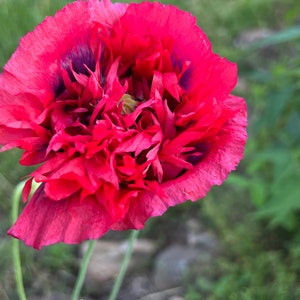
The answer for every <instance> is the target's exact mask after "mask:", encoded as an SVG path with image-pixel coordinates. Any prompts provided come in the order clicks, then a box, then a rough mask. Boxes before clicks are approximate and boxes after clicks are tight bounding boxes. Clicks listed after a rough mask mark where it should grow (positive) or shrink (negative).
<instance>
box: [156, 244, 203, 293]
mask: <svg viewBox="0 0 300 300" xmlns="http://www.w3.org/2000/svg"><path fill="white" fill-rule="evenodd" d="M199 255H200V251H199V249H196V248H191V247H186V246H180V245H173V246H170V247H168V248H166V249H165V250H164V251H162V252H161V253H160V254H159V255H158V256H157V258H156V261H155V268H154V283H155V286H156V288H157V289H158V290H166V289H170V288H173V287H176V286H179V285H180V283H181V279H182V277H183V275H184V274H185V273H186V272H187V270H188V268H189V265H190V264H191V263H193V262H195V261H196V260H197V258H198V257H199Z"/></svg>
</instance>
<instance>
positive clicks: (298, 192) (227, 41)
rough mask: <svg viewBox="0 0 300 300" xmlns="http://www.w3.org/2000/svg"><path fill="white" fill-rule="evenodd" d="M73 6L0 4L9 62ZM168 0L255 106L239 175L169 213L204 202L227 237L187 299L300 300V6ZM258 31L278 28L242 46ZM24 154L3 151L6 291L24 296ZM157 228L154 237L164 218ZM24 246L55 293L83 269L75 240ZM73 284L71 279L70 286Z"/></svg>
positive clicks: (194, 279) (271, 0)
mask: <svg viewBox="0 0 300 300" xmlns="http://www.w3.org/2000/svg"><path fill="white" fill-rule="evenodd" d="M68 2H71V1H67V0H0V41H1V42H0V66H1V67H2V66H3V65H4V64H5V62H6V61H7V60H8V58H9V57H10V55H11V54H12V53H13V51H14V49H15V48H16V47H17V45H18V41H19V39H20V38H21V37H22V36H23V35H24V34H25V33H26V32H28V31H30V30H32V29H33V28H34V26H35V25H36V24H38V23H39V22H41V21H42V20H43V19H44V17H45V16H46V15H53V14H54V12H55V11H56V10H57V9H59V8H61V7H62V6H64V5H65V4H66V3H68ZM120 2H129V1H120ZM137 2H141V1H137ZM161 2H163V3H167V4H174V5H178V6H179V7H180V8H182V9H185V10H189V11H191V12H192V13H193V14H194V15H195V16H196V17H197V22H198V24H199V25H200V26H201V27H202V28H203V30H204V31H205V32H206V33H207V35H208V37H209V38H210V40H211V41H212V44H213V49H214V51H215V52H217V53H220V54H221V55H222V56H226V57H228V58H229V59H230V60H233V61H236V62H237V63H238V65H239V70H240V79H241V80H240V83H243V84H244V87H243V88H241V85H240V84H239V87H238V88H237V90H236V93H237V94H239V95H241V96H244V97H245V98H246V99H247V103H248V108H249V126H248V133H249V140H248V143H247V146H246V152H245V158H244V160H243V162H242V163H241V164H240V166H239V168H238V171H237V172H234V173H233V174H231V175H230V176H229V178H228V180H227V183H226V184H225V185H224V186H222V187H218V188H214V189H213V190H212V192H211V193H209V195H208V196H207V198H206V199H204V200H203V201H200V202H199V203H194V204H192V205H184V206H182V208H180V207H179V208H178V207H177V208H174V209H173V210H171V211H170V213H168V214H166V216H165V217H164V218H167V219H168V218H169V220H170V222H169V224H171V226H173V225H174V223H178V222H177V219H178V218H181V217H182V214H183V213H184V215H185V217H187V218H188V215H189V212H190V211H193V215H194V214H195V207H196V208H197V209H199V217H200V218H201V222H203V223H204V225H205V226H207V227H210V228H211V229H212V230H213V231H214V232H215V233H216V234H217V236H218V237H219V239H220V240H221V243H222V248H223V251H222V255H221V257H220V258H218V259H216V261H215V263H214V264H215V266H214V268H210V269H209V270H206V272H207V277H205V278H204V277H203V276H200V275H199V271H198V270H197V268H195V269H194V270H192V271H191V274H190V276H188V280H187V282H186V285H185V287H186V299H187V300H199V299H208V300H219V299H220V300H223V299H229V300H235V299H239V300H240V299H242V300H250V299H251V300H252V299H258V300H260V299H261V300H265V299H272V298H274V299H276V300H277V299H279V300H281V299H282V300H285V299H292V300H293V299H295V300H296V299H300V286H299V282H300V236H299V233H298V232H299V230H300V222H299V215H300V187H299V183H300V101H299V95H300V58H299V50H300V28H299V20H300V2H299V1H298V0H285V1H283V0H266V1H261V0H253V1H248V0H228V1H224V0H214V1H207V0H189V1H179V0H178V1H175V0H169V1H161ZM252 29H255V30H258V31H259V30H264V29H269V30H271V32H273V34H271V35H269V36H268V37H266V38H265V39H261V40H259V41H254V42H253V43H252V42H243V43H241V42H240V40H242V39H241V36H243V34H245V33H247V31H249V30H252ZM187 34H188V33H187ZM29 63H30V62H29ZM19 156H20V152H19V151H17V150H14V151H10V152H9V153H2V154H1V155H0V167H1V169H0V198H1V201H0V239H1V243H0V269H1V274H0V289H1V286H2V287H3V288H5V289H6V290H7V291H8V292H7V293H8V294H9V296H10V297H11V299H15V294H14V292H13V289H12V286H13V282H12V270H11V266H12V264H11V262H10V261H11V260H10V259H11V257H10V243H9V241H10V240H9V239H8V238H6V237H5V232H6V229H7V228H8V227H9V225H10V219H9V214H10V195H11V192H12V189H13V187H14V185H15V184H16V183H17V182H18V181H19V180H21V178H22V177H23V176H25V175H26V174H28V169H26V168H24V167H22V168H21V167H20V166H18V164H17V160H18V157H19ZM174 220H175V221H174ZM151 224H152V225H151V226H153V231H152V236H153V232H154V231H155V226H159V225H157V224H159V223H157V222H152V223H151ZM149 231H150V230H149ZM160 232H163V231H161V230H160ZM145 234H146V235H147V234H150V232H147V230H146V231H145ZM159 237H160V243H162V244H163V242H164V241H162V239H165V240H167V238H166V237H164V236H162V235H161V234H160V235H159ZM21 250H22V261H23V264H24V270H23V272H24V277H25V278H26V280H25V283H26V284H27V286H28V287H29V286H32V285H33V282H34V281H35V280H37V281H38V283H39V284H40V286H44V287H45V286H46V287H47V288H48V289H50V288H51V286H54V285H56V286H57V285H58V283H57V281H55V276H53V275H56V274H57V272H58V269H60V270H64V271H65V272H66V273H68V274H69V275H70V274H71V273H73V271H74V268H75V269H76V267H77V265H76V262H75V257H76V256H75V250H76V248H75V247H73V246H65V245H55V246H51V247H48V248H47V249H45V250H42V251H40V252H35V251H34V250H32V249H28V248H27V247H25V246H23V245H22V246H21ZM33 262H35V263H33ZM199 268H201V266H199ZM41 274H42V275H43V276H40V275H41ZM201 274H203V272H201ZM72 280H73V279H72V276H71V280H70V285H71V284H72V283H73V282H72ZM60 287H61V289H64V288H63V287H62V286H61V285H60Z"/></svg>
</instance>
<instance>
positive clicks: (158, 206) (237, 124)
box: [113, 96, 247, 229]
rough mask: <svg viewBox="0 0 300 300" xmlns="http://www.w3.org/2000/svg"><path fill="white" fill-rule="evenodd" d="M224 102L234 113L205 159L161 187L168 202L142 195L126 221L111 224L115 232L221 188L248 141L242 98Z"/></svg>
mask: <svg viewBox="0 0 300 300" xmlns="http://www.w3.org/2000/svg"><path fill="white" fill-rule="evenodd" d="M225 103H226V104H227V105H228V107H231V109H232V110H235V111H236V114H235V116H234V117H233V118H232V119H230V120H229V121H228V123H227V124H226V125H225V126H224V128H223V129H222V130H221V131H220V133H219V134H218V136H217V139H216V142H215V143H214V145H213V147H212V148H211V150H210V151H209V152H208V154H207V155H206V157H205V158H204V160H202V161H201V162H199V163H198V164H197V165H196V166H195V167H194V168H192V169H191V170H189V171H187V172H186V173H185V174H184V175H182V176H180V177H178V178H176V179H174V180H170V181H167V182H165V183H163V184H162V185H161V188H162V189H163V191H164V193H165V194H166V195H167V196H168V199H167V200H166V199H161V198H160V197H159V196H158V195H156V194H154V193H151V192H144V193H143V195H142V196H141V198H140V199H139V200H138V201H135V202H134V203H132V206H131V207H130V208H129V210H128V215H127V216H126V218H125V220H124V221H122V222H120V223H118V224H114V226H113V228H114V229H129V228H137V229H141V228H143V227H144V223H145V221H147V219H148V218H149V217H153V216H159V215H162V214H163V213H164V212H165V211H166V210H167V208H168V207H169V206H174V205H177V204H180V203H183V202H185V201H186V200H191V201H196V200H198V199H201V198H202V197H204V196H205V195H206V193H207V192H208V191H209V190H210V188H211V187H212V186H213V185H220V184H221V183H222V182H223V181H224V180H225V179H226V177H227V176H228V174H229V172H230V171H232V170H234V169H235V168H236V166H237V164H238V163H239V162H240V160H241V159H242V157H243V153H244V146H245V143H246V139H247V132H246V125H247V116H246V111H247V110H246V104H245V101H244V99H242V98H239V97H234V96H230V97H229V98H228V99H227V100H226V101H225Z"/></svg>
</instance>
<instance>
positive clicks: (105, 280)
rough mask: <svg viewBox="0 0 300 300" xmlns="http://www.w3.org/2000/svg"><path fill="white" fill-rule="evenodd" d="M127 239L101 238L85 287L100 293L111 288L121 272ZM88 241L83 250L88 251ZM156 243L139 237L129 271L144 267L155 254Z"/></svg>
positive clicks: (88, 270)
mask: <svg viewBox="0 0 300 300" xmlns="http://www.w3.org/2000/svg"><path fill="white" fill-rule="evenodd" d="M127 245H128V244H127V241H106V240H99V241H98V242H97V244H96V246H95V249H94V251H93V254H92V257H91V260H90V262H89V265H88V269H87V274H86V278H85V287H86V289H87V290H88V291H89V292H96V293H99V292H100V291H99V290H101V289H103V290H104V291H105V290H107V289H110V287H111V284H112V282H113V281H114V280H115V278H116V276H117V275H118V273H119V270H120V266H121V263H122V260H123V258H124V254H125V252H126V249H127ZM86 249H87V243H84V244H83V247H82V252H84V251H86ZM155 249H156V245H155V244H154V243H153V242H152V241H150V240H146V239H138V240H137V241H136V243H135V245H134V249H133V254H132V257H131V260H130V263H129V266H128V271H129V272H130V271H133V270H138V269H141V268H143V267H144V266H145V265H146V264H147V261H149V259H150V258H151V256H152V255H153V254H154V251H155Z"/></svg>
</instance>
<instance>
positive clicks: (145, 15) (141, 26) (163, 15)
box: [117, 2, 237, 101]
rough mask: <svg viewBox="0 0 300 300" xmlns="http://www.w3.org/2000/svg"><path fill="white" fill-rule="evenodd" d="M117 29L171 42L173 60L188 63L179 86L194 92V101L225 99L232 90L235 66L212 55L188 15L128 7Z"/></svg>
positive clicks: (161, 7)
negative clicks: (208, 98)
mask: <svg viewBox="0 0 300 300" xmlns="http://www.w3.org/2000/svg"><path fill="white" fill-rule="evenodd" d="M178 24H180V26H178ZM118 25H119V26H120V27H121V28H122V29H120V30H124V31H125V32H128V33H133V34H134V35H136V36H139V37H143V36H147V35H153V36H155V37H156V38H157V39H158V40H161V39H162V37H170V38H173V39H174V47H173V51H174V53H175V55H176V57H175V58H177V59H179V63H184V62H186V61H189V62H191V64H190V67H189V68H188V69H187V71H186V72H185V74H184V75H183V78H182V80H181V84H182V85H183V86H185V88H188V89H189V92H190V93H194V92H197V97H196V99H194V100H195V101H199V99H203V97H206V98H207V97H209V96H210V98H213V97H215V98H216V97H217V96H218V97H222V96H224V95H225V96H227V95H228V94H229V93H230V92H231V90H232V89H233V87H234V86H235V84H236V81H237V76H236V67H235V65H234V64H233V63H230V62H228V61H227V60H226V59H223V58H220V57H219V56H218V55H216V54H214V53H212V50H211V44H210V41H209V40H208V38H207V36H206V35H205V33H204V32H203V31H202V30H201V28H200V27H198V26H197V25H196V19H195V17H194V16H192V15H191V14H190V13H188V12H184V11H181V10H179V9H178V8H177V7H175V6H172V5H163V4H160V3H149V2H144V3H139V4H130V5H129V7H128V9H127V10H126V13H125V14H124V15H123V16H122V17H121V19H120V22H119V23H118ZM117 30H118V29H117Z"/></svg>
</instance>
